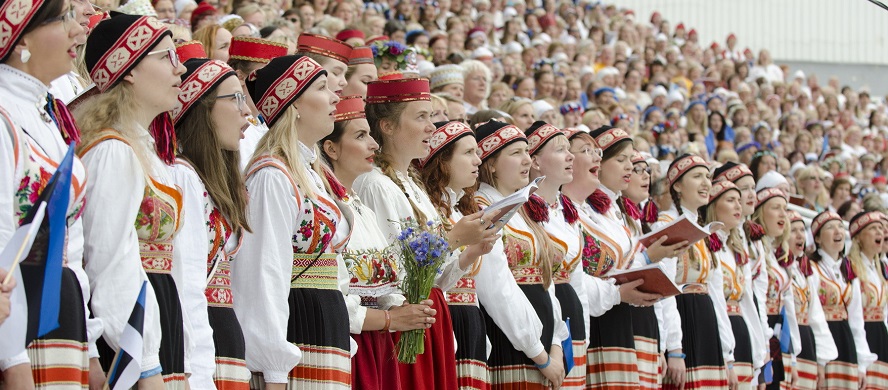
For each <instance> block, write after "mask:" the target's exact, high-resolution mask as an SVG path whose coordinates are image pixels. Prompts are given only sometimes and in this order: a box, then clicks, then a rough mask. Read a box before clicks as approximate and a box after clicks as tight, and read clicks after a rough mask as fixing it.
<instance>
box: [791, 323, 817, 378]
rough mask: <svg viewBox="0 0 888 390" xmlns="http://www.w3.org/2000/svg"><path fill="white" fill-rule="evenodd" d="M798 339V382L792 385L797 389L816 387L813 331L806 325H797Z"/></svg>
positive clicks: (815, 352)
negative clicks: (800, 347)
mask: <svg viewBox="0 0 888 390" xmlns="http://www.w3.org/2000/svg"><path fill="white" fill-rule="evenodd" d="M799 341H801V346H802V350H801V351H799V355H798V356H796V371H797V372H798V374H799V381H798V383H796V384H795V386H793V387H794V388H796V389H798V390H816V389H817V345H816V344H815V343H814V331H813V330H811V327H810V326H808V325H799Z"/></svg>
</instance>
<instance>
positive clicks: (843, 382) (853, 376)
mask: <svg viewBox="0 0 888 390" xmlns="http://www.w3.org/2000/svg"><path fill="white" fill-rule="evenodd" d="M826 323H827V325H829V332H830V333H831V334H832V337H833V340H834V341H835V342H836V347H837V348H838V349H839V357H838V358H836V360H833V361H831V362H829V363H827V364H826V369H825V372H826V386H825V388H826V389H836V390H838V389H856V388H857V382H858V375H859V374H858V373H857V351H856V349H855V346H854V336H853V335H852V333H851V326H850V325H848V320H842V321H827V322H826Z"/></svg>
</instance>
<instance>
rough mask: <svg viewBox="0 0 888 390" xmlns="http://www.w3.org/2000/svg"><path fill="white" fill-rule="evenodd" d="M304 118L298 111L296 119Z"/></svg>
mask: <svg viewBox="0 0 888 390" xmlns="http://www.w3.org/2000/svg"><path fill="white" fill-rule="evenodd" d="M300 118H302V115H299V111H296V119H300Z"/></svg>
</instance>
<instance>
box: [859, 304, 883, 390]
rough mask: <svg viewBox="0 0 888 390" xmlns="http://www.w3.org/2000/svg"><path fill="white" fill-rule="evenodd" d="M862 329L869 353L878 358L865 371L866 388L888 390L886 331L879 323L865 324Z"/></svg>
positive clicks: (881, 323)
mask: <svg viewBox="0 0 888 390" xmlns="http://www.w3.org/2000/svg"><path fill="white" fill-rule="evenodd" d="M864 329H865V330H866V341H867V343H868V344H869V348H870V352H872V353H874V354H876V355H878V356H879V358H878V359H877V360H876V361H875V362H873V364H871V365H870V366H869V367H867V369H866V387H867V388H868V389H888V329H886V328H885V323H884V322H881V321H873V322H865V323H864Z"/></svg>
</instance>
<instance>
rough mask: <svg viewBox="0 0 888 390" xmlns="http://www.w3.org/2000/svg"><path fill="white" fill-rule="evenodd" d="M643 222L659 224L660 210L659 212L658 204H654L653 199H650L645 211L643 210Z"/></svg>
mask: <svg viewBox="0 0 888 390" xmlns="http://www.w3.org/2000/svg"><path fill="white" fill-rule="evenodd" d="M642 214H644V215H643V216H642V220H641V222H644V223H647V224H651V223H654V222H657V218H659V216H660V210H657V204H656V203H654V200H653V199H648V202H647V203H645V205H644V210H642Z"/></svg>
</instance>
